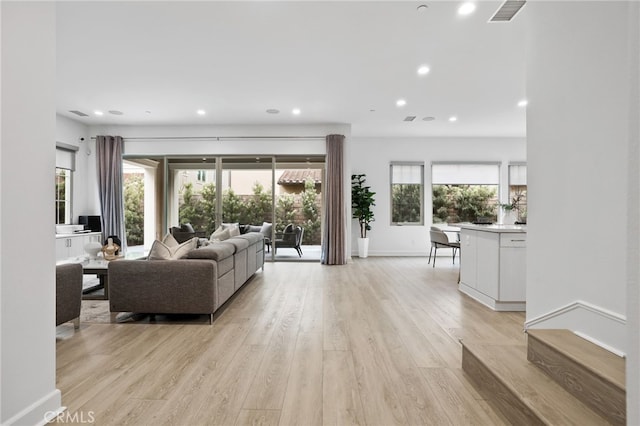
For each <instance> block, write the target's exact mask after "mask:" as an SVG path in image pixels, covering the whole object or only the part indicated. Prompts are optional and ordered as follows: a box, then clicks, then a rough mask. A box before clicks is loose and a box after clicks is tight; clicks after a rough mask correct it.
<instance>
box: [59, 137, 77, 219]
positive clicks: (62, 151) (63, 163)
mask: <svg viewBox="0 0 640 426" xmlns="http://www.w3.org/2000/svg"><path fill="white" fill-rule="evenodd" d="M77 151H78V147H77V146H74V145H67V144H66V143H62V142H56V181H55V184H56V198H55V203H56V225H61V224H65V223H71V194H72V192H71V175H72V173H71V172H73V171H75V169H76V152H77Z"/></svg>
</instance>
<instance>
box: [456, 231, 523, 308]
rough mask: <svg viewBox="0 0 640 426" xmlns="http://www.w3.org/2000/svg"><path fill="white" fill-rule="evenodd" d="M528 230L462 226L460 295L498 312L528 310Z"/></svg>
mask: <svg viewBox="0 0 640 426" xmlns="http://www.w3.org/2000/svg"><path fill="white" fill-rule="evenodd" d="M526 245H527V231H526V226H519V225H464V224H463V225H461V226H460V284H459V287H458V288H459V289H460V291H461V292H463V293H465V294H467V295H469V296H471V297H472V298H474V299H476V300H477V301H479V302H480V303H483V304H484V305H486V306H488V307H490V308H491V309H494V310H496V311H524V310H525V307H526V303H525V301H526V282H525V276H526Z"/></svg>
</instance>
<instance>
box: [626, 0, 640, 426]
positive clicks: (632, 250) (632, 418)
mask: <svg viewBox="0 0 640 426" xmlns="http://www.w3.org/2000/svg"><path fill="white" fill-rule="evenodd" d="M627 22H628V23H629V39H630V42H629V56H630V62H631V64H630V68H631V71H630V90H629V103H630V108H629V117H630V123H629V141H630V144H629V163H630V164H629V174H628V179H629V182H630V187H629V222H628V225H627V228H628V230H629V235H630V238H629V241H628V245H629V250H628V253H627V268H628V278H627V322H628V326H627V336H628V342H629V347H628V349H627V366H628V367H627V381H626V384H627V423H628V424H630V425H637V424H640V404H639V403H638V401H640V368H638V366H639V365H640V288H639V286H640V262H638V259H640V185H639V184H638V183H639V182H638V176H640V26H639V25H638V22H640V3H638V2H633V3H632V4H630V7H629V15H628V20H627Z"/></svg>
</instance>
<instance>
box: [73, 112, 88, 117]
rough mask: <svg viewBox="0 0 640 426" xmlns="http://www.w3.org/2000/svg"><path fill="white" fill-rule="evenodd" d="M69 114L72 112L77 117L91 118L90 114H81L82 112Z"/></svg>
mask: <svg viewBox="0 0 640 426" xmlns="http://www.w3.org/2000/svg"><path fill="white" fill-rule="evenodd" d="M69 112H70V113H71V114H75V115H77V116H78V117H88V116H89V114H85V113H84V112H81V111H75V110H73V111H69Z"/></svg>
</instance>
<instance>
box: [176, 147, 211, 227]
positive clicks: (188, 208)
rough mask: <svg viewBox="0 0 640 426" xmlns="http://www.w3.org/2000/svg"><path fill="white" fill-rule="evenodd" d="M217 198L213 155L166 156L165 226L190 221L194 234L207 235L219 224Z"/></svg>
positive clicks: (181, 224) (180, 225)
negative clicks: (170, 157) (169, 157)
mask: <svg viewBox="0 0 640 426" xmlns="http://www.w3.org/2000/svg"><path fill="white" fill-rule="evenodd" d="M217 199H218V197H217V186H216V159H215V158H206V157H203V158H172V159H169V160H168V174H167V200H168V204H167V224H168V228H171V227H174V226H175V227H186V226H187V224H190V225H191V227H192V228H193V230H194V231H195V232H196V234H197V235H199V236H202V237H205V236H206V237H208V236H209V235H211V233H212V232H213V231H214V230H215V229H216V227H217V226H218V225H219V222H218V218H217V217H216V212H217V210H218V209H217ZM185 229H186V228H185ZM167 231H168V229H167Z"/></svg>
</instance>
